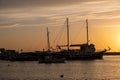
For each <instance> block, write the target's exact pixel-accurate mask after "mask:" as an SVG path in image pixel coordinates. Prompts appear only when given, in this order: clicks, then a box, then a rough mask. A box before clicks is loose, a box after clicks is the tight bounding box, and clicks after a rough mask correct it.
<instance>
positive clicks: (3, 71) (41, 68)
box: [0, 56, 120, 80]
mask: <svg viewBox="0 0 120 80" xmlns="http://www.w3.org/2000/svg"><path fill="white" fill-rule="evenodd" d="M60 75H63V78H61V77H60ZM0 80H120V56H104V59H103V60H91V61H67V62H66V63H65V64H64V63H63V64H38V62H37V61H32V62H26V61H25V62H10V61H0Z"/></svg>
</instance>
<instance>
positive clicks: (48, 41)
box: [47, 27, 50, 51]
mask: <svg viewBox="0 0 120 80" xmlns="http://www.w3.org/2000/svg"><path fill="white" fill-rule="evenodd" d="M47 43H48V51H50V40H49V31H48V27H47Z"/></svg>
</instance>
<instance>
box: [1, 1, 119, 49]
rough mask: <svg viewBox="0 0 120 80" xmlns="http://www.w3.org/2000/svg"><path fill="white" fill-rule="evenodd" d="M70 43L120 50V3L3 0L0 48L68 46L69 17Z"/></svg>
mask: <svg viewBox="0 0 120 80" xmlns="http://www.w3.org/2000/svg"><path fill="white" fill-rule="evenodd" d="M67 17H68V18H69V26H70V44H77V43H79V44H80V43H85V42H86V24H85V20H86V19H88V22H89V40H90V43H94V44H95V46H96V48H97V49H98V50H102V49H105V48H107V47H108V46H109V47H111V51H120V0H0V48H6V49H15V50H20V49H23V50H24V51H35V50H42V49H43V48H44V49H47V40H46V28H47V27H48V28H49V32H50V43H51V46H52V47H53V48H55V47H56V45H59V44H60V45H61V44H66V23H65V22H66V18H67Z"/></svg>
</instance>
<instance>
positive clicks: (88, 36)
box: [86, 19, 89, 44]
mask: <svg viewBox="0 0 120 80" xmlns="http://www.w3.org/2000/svg"><path fill="white" fill-rule="evenodd" d="M86 30H87V31H86V32H87V44H88V43H89V36H88V20H87V19H86Z"/></svg>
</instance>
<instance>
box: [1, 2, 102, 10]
mask: <svg viewBox="0 0 120 80" xmlns="http://www.w3.org/2000/svg"><path fill="white" fill-rule="evenodd" d="M89 1H90V2H92V1H101V0H0V9H4V8H8V9H9V8H23V7H24V8H25V7H55V6H56V7H57V6H67V5H73V4H79V3H83V2H89ZM102 1H104V0H102Z"/></svg>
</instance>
